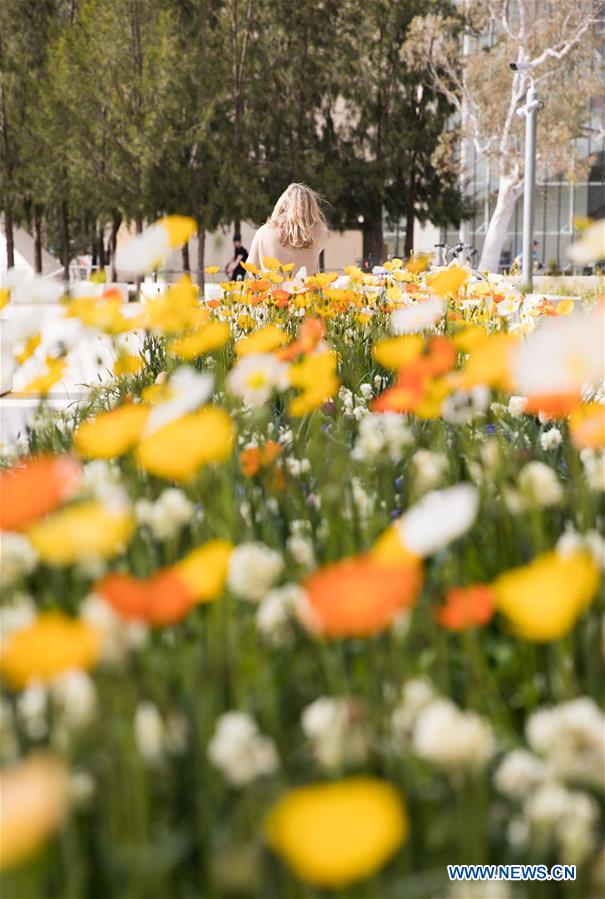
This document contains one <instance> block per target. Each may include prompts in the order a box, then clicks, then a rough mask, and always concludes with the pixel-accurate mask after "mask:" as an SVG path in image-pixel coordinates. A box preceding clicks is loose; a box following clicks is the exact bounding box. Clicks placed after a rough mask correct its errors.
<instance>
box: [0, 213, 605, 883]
mask: <svg viewBox="0 0 605 899" xmlns="http://www.w3.org/2000/svg"><path fill="white" fill-rule="evenodd" d="M166 222H167V223H166ZM161 228H165V229H166V233H167V234H168V237H166V236H165V235H162V234H161V233H160V232H159V231H158V229H161ZM186 234H187V225H186V223H183V221H182V220H173V219H169V220H166V221H165V222H164V224H162V223H160V224H159V225H156V226H155V231H153V232H152V236H151V238H149V242H148V244H145V242H144V241H145V239H146V237H145V235H144V236H143V238H137V241H138V243H137V244H135V247H134V250H133V251H132V252H133V257H132V258H131V259H130V262H131V264H132V265H133V267H135V268H136V269H137V270H139V269H140V270H141V271H143V270H144V269H145V268H147V267H151V266H150V262H151V263H153V264H157V262H158V258H157V257H158V253H159V254H160V255H161V252H164V251H165V250H166V247H168V246H174V245H178V242H179V241H182V240H184V239H185V236H184V235H186ZM147 250H149V252H150V253H153V254H155V255H154V256H153V259H152V260H150V259H149V258H148V256H149V254H147V255H145V254H146V252H147ZM160 251H161V252H160ZM250 275H251V277H250V279H249V280H248V281H246V282H244V283H243V284H242V283H238V284H234V283H230V284H225V285H221V287H220V288H218V287H217V290H216V291H215V294H216V298H215V299H211V300H210V301H208V302H207V303H202V304H200V302H199V300H198V291H197V289H196V288H195V286H193V285H192V284H191V282H190V281H189V280H188V279H183V280H182V281H181V282H179V283H178V284H177V285H175V286H173V287H172V288H170V289H169V291H168V292H167V293H166V294H165V295H161V296H159V297H157V298H155V299H152V300H150V301H149V302H148V303H147V304H146V305H145V307H144V309H143V311H142V312H141V313H140V315H139V316H137V317H135V318H134V319H133V318H126V317H125V316H124V315H123V311H122V309H121V305H120V301H119V299H118V298H116V297H114V296H112V295H111V294H110V295H103V294H102V293H100V294H99V296H97V297H90V298H82V297H80V298H76V299H66V300H65V315H66V316H67V317H70V318H76V319H77V320H79V322H80V323H81V325H82V328H83V329H87V330H92V331H93V332H99V331H100V332H102V333H104V334H109V335H112V336H113V337H114V339H115V346H116V370H115V378H114V379H113V380H112V381H111V383H110V384H108V385H105V386H103V387H99V388H96V389H91V392H90V395H89V397H88V400H87V401H86V403H84V404H80V406H79V408H78V412H77V420H76V421H75V422H73V423H71V424H69V425H66V424H65V422H58V421H57V420H53V419H52V417H49V416H46V417H44V416H43V417H42V419H41V422H40V423H39V424H38V425H37V426H36V427H35V428H32V429H31V430H30V432H29V434H28V444H27V446H20V447H19V448H17V449H12V450H7V452H6V458H5V468H4V470H3V472H2V475H1V478H2V489H3V504H2V520H1V525H2V530H3V535H2V562H3V566H2V568H3V580H4V585H5V590H4V595H5V598H4V599H3V605H2V644H3V645H2V661H1V663H0V670H1V674H2V733H3V742H2V753H3V763H4V764H5V768H4V772H3V774H2V787H1V789H2V823H1V831H0V844H1V853H2V855H1V862H2V866H3V868H4V869H5V873H4V884H5V890H6V895H7V896H11V897H12V896H15V897H17V896H18V897H25V896H36V897H44V896H49V897H50V896H57V895H65V896H69V897H70V899H76V897H80V896H89V895H98V896H103V897H104V899H109V897H116V899H117V897H120V899H121V897H125V896H128V897H148V896H158V897H159V896H162V897H164V896H175V897H176V896H179V897H181V896H182V897H190V896H191V897H193V896H208V897H211V896H231V895H232V896H246V897H247V896H258V897H263V899H269V897H280V899H281V897H289V896H292V897H300V896H319V895H325V892H324V891H326V890H329V891H332V893H334V894H336V895H341V896H347V897H350V896H360V897H362V896H363V897H368V899H370V897H371V899H378V897H380V899H388V897H389V896H393V897H396V896H398V897H401V896H406V897H412V896H413V897H426V899H429V897H436V896H440V897H441V896H446V895H447V896H450V895H451V896H456V895H462V894H461V893H460V892H457V891H456V889H455V888H454V885H451V884H448V882H447V873H446V865H447V864H456V863H458V864H471V863H483V862H491V863H498V864H508V863H517V862H523V863H526V862H527V863H529V862H535V863H541V864H554V863H562V864H572V865H576V866H577V878H578V879H577V880H576V882H575V883H572V884H565V890H566V892H562V893H561V895H565V896H568V897H578V899H579V897H580V896H582V897H585V896H595V897H596V896H597V895H598V894H599V890H600V889H601V888H602V884H601V885H599V879H598V878H599V876H600V875H601V874H602V867H601V865H600V862H602V845H603V821H602V817H601V814H602V805H603V755H604V745H603V740H604V728H603V724H604V718H603V714H602V712H601V702H602V700H603V652H604V645H603V642H604V641H603V590H602V568H603V561H604V560H603V555H604V544H603V540H602V538H601V536H600V535H599V527H600V526H602V519H601V518H600V517H599V516H600V515H602V498H603V490H604V489H605V473H604V464H603V443H604V420H605V418H604V413H603V410H604V406H603V405H602V404H601V402H600V396H599V394H598V392H597V391H598V388H599V384H600V381H601V379H602V354H603V347H602V313H603V309H602V304H601V305H600V306H599V305H598V304H597V305H596V306H593V307H591V308H589V309H585V310H584V311H583V312H582V311H580V310H577V309H574V304H573V303H572V302H569V301H567V300H562V301H561V302H560V303H557V302H553V301H547V302H543V301H540V300H538V301H536V300H533V301H532V302H531V303H528V302H527V301H525V300H524V298H523V296H522V295H521V294H520V293H518V292H517V291H516V290H515V289H514V288H513V287H511V286H510V285H507V283H506V282H505V281H503V280H502V279H499V278H496V279H492V280H488V281H477V280H475V279H473V278H472V277H471V276H470V273H469V272H468V271H466V270H464V269H460V268H457V267H452V268H449V269H447V270H444V271H442V272H436V273H431V272H428V271H426V270H425V262H424V261H423V260H417V259H416V260H412V261H411V262H409V263H408V264H407V265H406V264H404V263H403V262H401V261H400V260H394V261H393V262H392V263H388V264H387V265H386V266H385V268H384V270H383V271H380V272H378V273H377V274H371V275H368V274H364V273H362V272H361V271H360V270H359V269H356V268H355V267H350V268H349V269H348V270H347V274H346V276H344V277H342V276H341V277H340V278H337V276H336V275H330V274H320V275H315V276H312V277H300V278H296V277H295V276H294V273H292V272H290V271H286V270H284V269H283V268H282V267H280V266H279V263H278V262H277V260H272V259H266V260H265V270H264V271H263V272H257V271H256V270H252V271H250ZM134 329H136V330H138V331H141V330H142V331H144V332H145V344H144V350H143V352H142V354H141V356H140V357H139V356H135V355H132V354H129V353H128V352H127V351H126V350H125V349H124V345H123V342H122V341H123V335H124V334H126V333H128V332H129V331H132V330H134ZM26 343H27V346H24V347H19V348H17V351H18V352H19V353H20V357H21V360H22V361H25V359H26V358H27V357H28V355H29V354H30V353H31V352H35V350H36V345H35V344H36V341H35V339H32V336H30V337H29V338H28V339H27V341H26ZM64 365H65V359H64V358H62V357H60V356H58V355H57V356H56V357H52V358H49V359H48V365H47V372H46V374H45V375H42V376H40V377H38V378H37V379H36V382H35V383H34V384H32V385H30V389H31V390H33V391H35V392H37V393H39V394H41V395H42V397H43V395H44V394H45V393H47V392H48V391H49V390H50V389H51V388H52V385H53V384H54V383H56V381H57V380H59V379H60V376H61V370H62V366H64ZM41 402H42V405H43V399H42V401H41ZM475 886H476V887H480V889H478V890H477V891H476V892H473V893H471V892H470V890H469V891H467V892H465V893H464V895H465V896H467V895H476V896H478V897H485V896H487V895H492V894H491V893H488V890H489V889H490V885H486V884H476V885H475ZM544 886H545V885H544V884H540V883H527V884H523V885H522V890H520V891H519V890H517V892H515V893H514V895H515V896H524V895H526V896H546V895H548V896H552V895H555V893H554V892H552V890H551V891H550V892H547V891H545V889H544ZM500 887H502V890H503V892H499V893H498V895H509V893H508V892H507V889H508V888H507V887H506V886H505V885H503V884H500ZM492 888H493V885H492ZM549 889H550V885H549ZM511 895H513V894H512V893H511ZM557 895H558V894H557Z"/></svg>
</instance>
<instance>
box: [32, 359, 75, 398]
mask: <svg viewBox="0 0 605 899" xmlns="http://www.w3.org/2000/svg"><path fill="white" fill-rule="evenodd" d="M66 366H67V362H66V361H65V359H53V358H52V356H47V357H46V372H45V373H44V374H42V375H38V377H37V378H34V379H33V381H30V382H29V384H27V385H26V386H25V387H24V388H23V392H24V393H39V394H40V395H41V396H46V394H47V393H48V392H49V391H50V390H51V388H52V387H53V386H54V385H55V384H56V383H57V381H60V380H61V378H62V377H63V373H64V371H65V368H66Z"/></svg>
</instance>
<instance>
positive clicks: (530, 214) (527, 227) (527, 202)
mask: <svg viewBox="0 0 605 899" xmlns="http://www.w3.org/2000/svg"><path fill="white" fill-rule="evenodd" d="M509 66H510V68H511V69H512V71H513V72H529V71H531V69H532V68H533V65H532V63H523V62H511V63H509ZM539 105H540V103H539V100H538V91H537V90H536V86H535V84H534V80H533V78H531V79H530V84H529V90H528V91H527V96H526V98H525V105H524V106H521V107H520V108H519V109H518V110H517V115H518V116H525V183H524V187H523V270H522V275H523V285H524V287H525V289H526V290H527V291H531V290H532V288H533V282H534V193H535V188H536V130H537V126H538V107H539Z"/></svg>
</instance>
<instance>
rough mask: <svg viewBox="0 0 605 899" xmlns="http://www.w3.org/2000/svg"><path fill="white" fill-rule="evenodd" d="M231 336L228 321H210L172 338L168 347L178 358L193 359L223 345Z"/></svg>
mask: <svg viewBox="0 0 605 899" xmlns="http://www.w3.org/2000/svg"><path fill="white" fill-rule="evenodd" d="M230 336H231V329H230V327H229V323H228V322H219V321H211V322H208V323H207V324H205V325H202V327H201V328H199V329H198V330H197V331H192V332H191V334H186V335H185V336H184V337H179V338H178V339H176V340H173V341H172V342H171V343H170V344H169V346H168V349H169V350H170V352H171V353H174V355H175V356H178V357H179V358H180V359H195V358H197V357H198V356H201V355H203V354H204V353H209V352H211V351H212V350H216V349H218V348H219V347H221V346H223V344H225V343H226V342H227V341H228V340H229V337H230Z"/></svg>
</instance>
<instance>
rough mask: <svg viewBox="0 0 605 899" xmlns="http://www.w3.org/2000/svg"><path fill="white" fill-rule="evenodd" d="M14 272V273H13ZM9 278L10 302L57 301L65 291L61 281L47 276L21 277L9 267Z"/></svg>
mask: <svg viewBox="0 0 605 899" xmlns="http://www.w3.org/2000/svg"><path fill="white" fill-rule="evenodd" d="M13 273H14V275H13ZM9 274H11V275H13V277H12V279H11V283H10V284H9V286H11V288H12V289H11V303H18V304H20V303H58V302H59V300H60V299H61V297H62V296H63V294H64V293H65V286H64V284H63V283H62V282H61V281H52V280H50V279H49V278H27V277H22V276H21V273H18V272H17V270H16V269H12V270H11V269H9Z"/></svg>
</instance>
